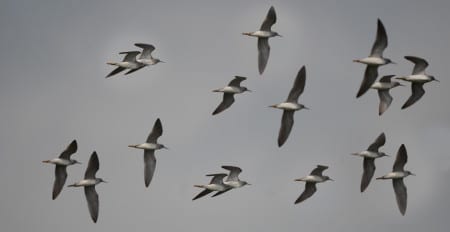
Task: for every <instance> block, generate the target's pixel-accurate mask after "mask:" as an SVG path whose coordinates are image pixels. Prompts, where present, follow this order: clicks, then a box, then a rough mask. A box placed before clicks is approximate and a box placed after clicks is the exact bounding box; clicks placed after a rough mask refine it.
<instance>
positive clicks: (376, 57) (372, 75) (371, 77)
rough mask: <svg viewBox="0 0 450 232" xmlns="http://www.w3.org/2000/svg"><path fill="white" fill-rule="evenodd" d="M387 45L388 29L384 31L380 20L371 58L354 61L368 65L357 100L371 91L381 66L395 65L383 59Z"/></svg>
mask: <svg viewBox="0 0 450 232" xmlns="http://www.w3.org/2000/svg"><path fill="white" fill-rule="evenodd" d="M387 45H388V38H387V35H386V29H384V26H383V23H382V22H381V20H380V19H378V28H377V36H376V39H375V43H374V44H373V47H372V51H371V52H370V55H369V57H366V58H363V59H356V60H353V62H358V63H362V64H366V65H367V67H366V71H365V72H364V79H363V81H362V82H361V86H360V87H359V91H358V94H357V95H356V97H357V98H358V97H360V96H362V95H363V94H364V93H366V92H367V90H369V88H370V87H371V86H372V84H373V83H374V82H375V80H376V79H377V76H378V67H379V66H382V65H385V64H389V63H393V64H395V62H393V61H392V60H390V59H388V58H384V57H383V51H384V49H385V48H386V47H387Z"/></svg>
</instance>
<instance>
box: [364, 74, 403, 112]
mask: <svg viewBox="0 0 450 232" xmlns="http://www.w3.org/2000/svg"><path fill="white" fill-rule="evenodd" d="M394 76H395V75H388V76H383V77H382V78H381V79H380V81H378V82H375V83H374V84H373V85H372V86H371V87H370V88H372V89H376V90H378V97H379V98H380V104H379V106H378V115H382V114H383V113H384V112H385V111H386V110H387V108H389V106H390V105H391V103H392V96H391V95H390V94H389V90H390V89H392V88H395V87H397V86H403V85H402V84H400V83H399V82H397V81H391V79H392V77H394Z"/></svg>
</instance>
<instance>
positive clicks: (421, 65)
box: [405, 56, 428, 75]
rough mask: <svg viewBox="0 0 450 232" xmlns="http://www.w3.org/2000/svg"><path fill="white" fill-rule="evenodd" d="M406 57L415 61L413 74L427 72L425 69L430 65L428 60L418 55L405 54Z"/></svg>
mask: <svg viewBox="0 0 450 232" xmlns="http://www.w3.org/2000/svg"><path fill="white" fill-rule="evenodd" d="M405 59H407V60H409V61H411V62H413V63H414V68H413V72H412V75H418V74H425V69H426V68H427V67H428V62H427V61H426V60H424V59H422V58H420V57H416V56H405Z"/></svg>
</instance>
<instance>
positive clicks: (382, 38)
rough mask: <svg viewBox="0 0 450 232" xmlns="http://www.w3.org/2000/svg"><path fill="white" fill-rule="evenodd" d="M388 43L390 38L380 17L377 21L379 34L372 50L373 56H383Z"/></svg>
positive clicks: (371, 54)
mask: <svg viewBox="0 0 450 232" xmlns="http://www.w3.org/2000/svg"><path fill="white" fill-rule="evenodd" d="M387 45H388V38H387V35H386V29H385V28H384V25H383V23H382V22H381V20H380V19H378V22H377V36H376V38H375V42H374V43H373V47H372V51H371V52H370V56H371V57H383V51H384V49H386V47H387Z"/></svg>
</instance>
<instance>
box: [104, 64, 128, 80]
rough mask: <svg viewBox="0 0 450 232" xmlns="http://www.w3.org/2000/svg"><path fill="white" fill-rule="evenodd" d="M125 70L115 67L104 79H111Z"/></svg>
mask: <svg viewBox="0 0 450 232" xmlns="http://www.w3.org/2000/svg"><path fill="white" fill-rule="evenodd" d="M125 69H126V68H123V67H117V68H115V69H114V70H112V72H110V73H109V74H108V75H107V76H106V77H105V78H108V77H112V76H114V75H116V74H117V73H120V72H122V71H123V70H125Z"/></svg>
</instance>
